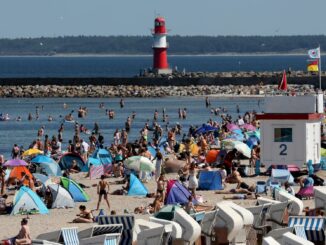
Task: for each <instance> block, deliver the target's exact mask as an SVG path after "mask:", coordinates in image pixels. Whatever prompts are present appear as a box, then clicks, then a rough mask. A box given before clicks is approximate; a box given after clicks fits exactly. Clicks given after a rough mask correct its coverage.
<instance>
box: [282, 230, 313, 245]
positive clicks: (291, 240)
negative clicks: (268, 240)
mask: <svg viewBox="0 0 326 245" xmlns="http://www.w3.org/2000/svg"><path fill="white" fill-rule="evenodd" d="M281 244H282V245H283V244H284V245H314V243H312V242H310V241H308V240H307V239H304V238H302V237H299V236H297V235H294V234H293V233H291V232H287V233H285V234H284V235H283V239H282V243H281Z"/></svg>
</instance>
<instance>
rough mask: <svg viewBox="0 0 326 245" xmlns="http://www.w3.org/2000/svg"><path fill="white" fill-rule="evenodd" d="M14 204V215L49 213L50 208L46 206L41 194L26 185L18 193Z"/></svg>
mask: <svg viewBox="0 0 326 245" xmlns="http://www.w3.org/2000/svg"><path fill="white" fill-rule="evenodd" d="M13 205H14V206H13V209H12V212H11V214H12V215H15V214H26V213H39V214H48V213H49V210H48V209H47V208H46V206H45V204H44V203H43V201H42V200H41V199H40V198H39V196H38V195H37V194H36V193H35V192H33V191H32V190H31V189H29V188H28V187H25V186H22V187H21V188H20V189H19V191H18V192H17V193H16V195H15V197H14V202H13Z"/></svg>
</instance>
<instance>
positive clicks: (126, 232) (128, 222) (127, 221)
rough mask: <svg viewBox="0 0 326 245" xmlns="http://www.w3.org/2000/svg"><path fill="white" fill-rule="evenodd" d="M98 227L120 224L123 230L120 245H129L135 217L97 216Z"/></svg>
mask: <svg viewBox="0 0 326 245" xmlns="http://www.w3.org/2000/svg"><path fill="white" fill-rule="evenodd" d="M98 224H99V225H112V224H122V225H123V230H122V233H121V240H120V244H121V245H131V244H132V240H133V239H132V236H133V228H134V224H135V217H134V216H133V215H109V216H98Z"/></svg>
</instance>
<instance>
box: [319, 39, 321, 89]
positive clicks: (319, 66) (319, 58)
mask: <svg viewBox="0 0 326 245" xmlns="http://www.w3.org/2000/svg"><path fill="white" fill-rule="evenodd" d="M319 90H321V50H320V45H319Z"/></svg>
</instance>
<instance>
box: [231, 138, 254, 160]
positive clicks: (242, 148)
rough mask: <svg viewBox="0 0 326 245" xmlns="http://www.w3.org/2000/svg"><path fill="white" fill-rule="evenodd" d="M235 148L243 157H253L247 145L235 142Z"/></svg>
mask: <svg viewBox="0 0 326 245" xmlns="http://www.w3.org/2000/svg"><path fill="white" fill-rule="evenodd" d="M234 148H235V149H237V151H238V152H241V153H242V155H244V156H245V157H248V158H250V157H251V149H250V148H249V146H248V145H246V144H245V143H243V142H240V141H235V143H234Z"/></svg>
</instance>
